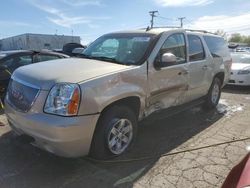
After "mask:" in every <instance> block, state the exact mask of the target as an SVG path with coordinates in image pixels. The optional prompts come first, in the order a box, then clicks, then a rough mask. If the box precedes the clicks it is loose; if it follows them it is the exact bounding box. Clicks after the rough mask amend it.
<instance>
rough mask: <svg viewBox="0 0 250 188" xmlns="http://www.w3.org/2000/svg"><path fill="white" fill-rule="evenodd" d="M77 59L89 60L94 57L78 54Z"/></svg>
mask: <svg viewBox="0 0 250 188" xmlns="http://www.w3.org/2000/svg"><path fill="white" fill-rule="evenodd" d="M76 57H80V58H87V59H93V57H92V56H91V55H86V54H77V56H76Z"/></svg>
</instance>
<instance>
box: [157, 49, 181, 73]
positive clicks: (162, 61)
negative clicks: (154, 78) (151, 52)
mask: <svg viewBox="0 0 250 188" xmlns="http://www.w3.org/2000/svg"><path fill="white" fill-rule="evenodd" d="M176 61H177V58H176V56H175V55H174V54H172V53H164V54H162V55H161V56H160V57H158V58H157V60H156V61H155V63H154V65H155V68H157V69H160V68H161V67H167V66H169V65H173V64H175V63H176Z"/></svg>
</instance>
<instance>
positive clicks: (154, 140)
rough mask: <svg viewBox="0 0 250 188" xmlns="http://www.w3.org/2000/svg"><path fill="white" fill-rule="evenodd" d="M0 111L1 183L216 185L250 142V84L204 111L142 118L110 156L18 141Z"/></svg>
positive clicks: (4, 186)
mask: <svg viewBox="0 0 250 188" xmlns="http://www.w3.org/2000/svg"><path fill="white" fill-rule="evenodd" d="M0 113H1V115H0V121H1V123H2V124H0V188H40V187H41V188H47V187H48V188H57V187H59V188H64V187H70V188H71V187H74V188H79V187H91V188H93V187H138V188H139V187H141V188H146V187H164V188H165V187H167V188H168V187H182V188H183V187H197V188H198V187H199V188H202V187H206V188H207V187H220V186H221V185H222V183H223V181H224V180H225V178H226V176H227V174H228V173H229V171H230V170H231V168H232V167H233V166H235V165H236V164H237V163H238V162H240V161H241V159H242V158H243V157H244V156H245V155H246V154H247V150H246V147H247V146H248V145H250V138H249V137H250V88H249V87H226V88H224V89H223V93H222V96H221V100H220V103H219V105H218V107H217V109H215V110H212V111H209V112H207V111H204V110H202V108H201V107H199V106H198V107H194V108H191V109H188V110H186V111H183V112H181V113H179V114H176V115H174V116H171V117H167V114H164V113H159V114H157V115H154V116H151V117H149V118H147V119H146V120H144V121H142V122H140V124H139V125H140V126H139V130H138V137H137V141H136V142H135V144H134V147H133V148H132V149H131V150H130V151H129V152H128V153H126V154H125V155H123V156H121V157H118V158H115V159H113V160H111V161H94V160H91V159H89V158H77V159H66V158H61V157H57V156H55V155H53V154H50V153H48V152H46V151H42V150H40V149H38V148H36V147H34V146H32V145H30V144H27V143H23V142H21V141H20V139H19V138H18V137H17V136H16V135H14V134H13V133H12V132H11V131H10V128H9V126H8V123H7V120H6V118H5V115H4V112H3V111H1V112H0Z"/></svg>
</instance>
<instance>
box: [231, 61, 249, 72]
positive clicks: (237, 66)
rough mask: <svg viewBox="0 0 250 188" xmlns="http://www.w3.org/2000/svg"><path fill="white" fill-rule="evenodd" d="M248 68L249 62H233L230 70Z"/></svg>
mask: <svg viewBox="0 0 250 188" xmlns="http://www.w3.org/2000/svg"><path fill="white" fill-rule="evenodd" d="M248 67H249V68H250V64H247V63H233V64H232V70H243V69H245V68H248Z"/></svg>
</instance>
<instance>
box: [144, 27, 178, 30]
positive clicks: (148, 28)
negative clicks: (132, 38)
mask: <svg viewBox="0 0 250 188" xmlns="http://www.w3.org/2000/svg"><path fill="white" fill-rule="evenodd" d="M164 28H166V29H170V28H173V29H181V27H179V26H162V27H150V26H148V27H146V28H142V29H146V31H149V30H151V29H164Z"/></svg>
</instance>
